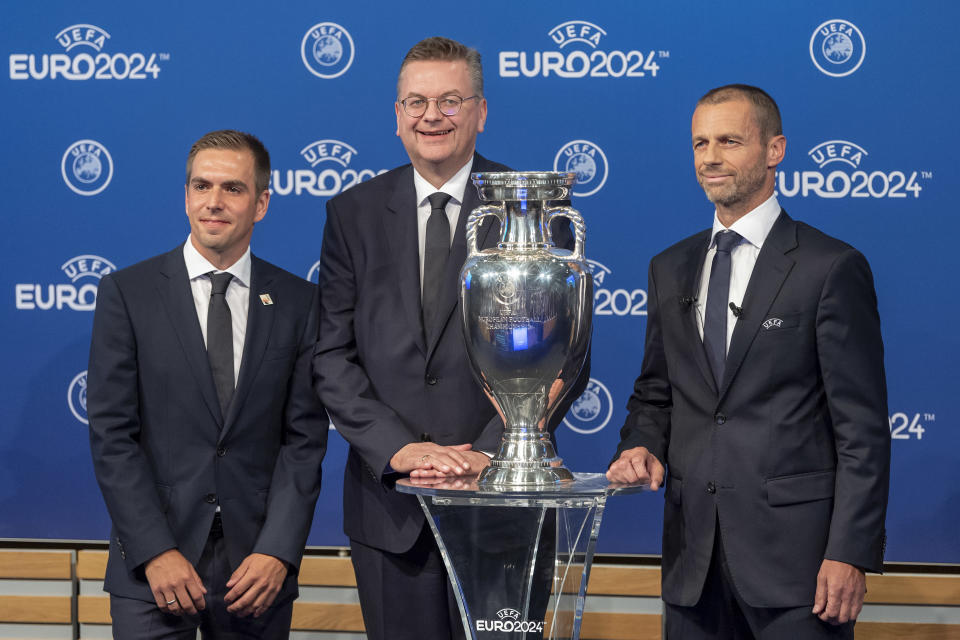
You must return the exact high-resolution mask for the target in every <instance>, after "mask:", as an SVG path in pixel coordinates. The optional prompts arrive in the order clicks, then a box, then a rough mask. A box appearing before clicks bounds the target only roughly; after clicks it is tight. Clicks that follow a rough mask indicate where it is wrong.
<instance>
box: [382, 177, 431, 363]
mask: <svg viewBox="0 0 960 640" xmlns="http://www.w3.org/2000/svg"><path fill="white" fill-rule="evenodd" d="M383 225H384V231H385V233H386V238H387V242H388V243H389V245H390V248H391V250H392V251H393V260H394V264H396V266H397V286H398V287H399V289H400V299H401V300H402V301H403V310H404V313H405V315H406V318H407V324H409V325H410V331H411V334H412V335H413V336H414V341H415V342H416V344H417V348H418V349H420V353H422V354H424V355H426V353H427V347H426V342H425V341H424V337H423V318H422V311H421V307H420V241H419V239H418V238H417V191H416V188H415V187H414V185H413V166H412V165H408V166H407V168H406V169H405V170H404V171H401V172H399V173H398V175H397V180H396V183H395V184H394V188H393V192H392V193H391V194H390V195H389V200H388V201H387V215H385V216H384V218H383Z"/></svg>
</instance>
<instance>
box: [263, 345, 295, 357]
mask: <svg viewBox="0 0 960 640" xmlns="http://www.w3.org/2000/svg"><path fill="white" fill-rule="evenodd" d="M296 353H297V345H295V344H291V345H289V346H285V347H270V348H269V349H267V350H266V351H264V352H263V360H264V361H267V360H289V359H292V358H293V357H294V356H295V355H296Z"/></svg>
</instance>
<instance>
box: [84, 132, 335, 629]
mask: <svg viewBox="0 0 960 640" xmlns="http://www.w3.org/2000/svg"><path fill="white" fill-rule="evenodd" d="M269 176H270V157H269V155H268V154H267V150H266V149H265V148H264V147H263V145H262V144H261V143H260V141H259V140H257V139H256V138H255V137H253V136H251V135H249V134H245V133H241V132H237V131H215V132H212V133H209V134H207V135H205V136H203V137H202V138H201V139H200V140H198V141H197V142H196V143H195V144H194V145H193V148H192V149H191V150H190V155H189V157H188V160H187V183H186V198H185V200H186V211H187V217H188V218H189V220H190V237H189V238H188V239H187V241H186V243H185V244H183V245H182V246H179V247H177V248H176V249H174V250H173V251H171V252H169V253H166V254H163V255H160V256H156V257H154V258H151V259H149V260H146V261H144V262H141V263H139V264H136V265H133V266H132V267H128V268H126V269H121V270H120V271H117V272H116V273H113V274H110V275H108V276H106V277H104V278H103V280H102V281H101V283H100V289H99V293H98V298H97V308H96V313H95V315H94V322H93V339H92V342H91V347H90V367H89V374H88V381H89V384H88V389H87V403H88V404H87V408H88V415H89V417H90V443H91V450H92V453H93V463H94V470H95V472H96V475H97V481H98V482H99V483H100V488H101V490H102V492H103V496H104V500H105V501H106V504H107V510H108V511H109V512H110V517H111V519H112V520H113V531H112V533H111V536H110V555H109V560H108V563H107V572H106V581H105V583H104V588H105V589H106V590H107V591H108V592H110V613H111V616H112V618H113V628H114V635H115V637H117V638H124V639H127V638H161V637H162V638H181V637H182V638H194V637H196V630H197V628H198V627H199V628H200V629H201V631H202V632H203V636H204V637H212V638H286V637H288V635H289V631H290V619H291V612H292V607H293V600H294V599H295V598H296V595H297V583H296V574H297V571H298V568H299V565H300V559H301V555H302V553H303V548H304V544H305V542H306V538H307V533H308V532H309V530H310V524H311V522H312V520H313V510H314V505H315V504H316V500H317V494H318V493H319V490H320V463H321V461H322V459H323V455H324V452H325V451H326V442H327V426H328V422H327V417H326V413H325V412H324V409H323V406H322V405H321V403H320V401H319V399H318V398H317V396H316V395H315V393H314V392H313V388H312V384H311V373H310V359H311V356H312V352H313V347H314V345H315V343H316V336H317V318H316V289H315V287H314V286H313V285H311V284H310V283H308V282H306V281H304V280H302V279H300V278H297V277H295V276H293V275H291V274H289V273H287V272H286V271H283V270H281V269H279V268H277V267H275V266H273V265H271V264H269V263H267V262H264V261H263V260H260V259H259V258H256V257H254V256H252V255H251V253H250V237H251V235H252V233H253V227H254V224H255V223H256V222H259V221H260V220H262V219H263V217H264V215H265V214H266V212H267V205H268V203H269V201H270V192H269V189H268V183H269Z"/></svg>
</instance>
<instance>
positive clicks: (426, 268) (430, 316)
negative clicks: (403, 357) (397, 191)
mask: <svg viewBox="0 0 960 640" xmlns="http://www.w3.org/2000/svg"><path fill="white" fill-rule="evenodd" d="M427 199H428V200H430V218H429V219H428V220H427V235H426V239H425V241H424V243H423V294H422V308H423V329H424V333H425V335H426V337H427V339H428V340H429V338H430V335H431V330H432V328H433V324H434V322H435V321H436V315H437V313H438V311H439V310H438V308H437V307H439V305H440V294H441V293H442V292H443V273H444V271H445V270H446V266H447V257H448V256H449V255H450V222H449V221H448V220H447V211H446V206H447V202H449V200H450V195H449V194H446V193H442V192H440V191H438V192H436V193H431V194H430V195H429V196H428V198H427Z"/></svg>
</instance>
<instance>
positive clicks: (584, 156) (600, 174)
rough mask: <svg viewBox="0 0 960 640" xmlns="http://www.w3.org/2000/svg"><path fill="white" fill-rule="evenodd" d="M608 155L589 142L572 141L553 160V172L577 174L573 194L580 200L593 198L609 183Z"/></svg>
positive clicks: (561, 148)
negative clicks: (588, 197)
mask: <svg viewBox="0 0 960 640" xmlns="http://www.w3.org/2000/svg"><path fill="white" fill-rule="evenodd" d="M609 166H610V165H609V164H608V163H607V155H606V154H605V153H604V152H603V149H601V148H600V147H599V146H598V145H596V144H594V143H593V142H590V141H589V140H571V141H570V142H568V143H567V144H565V145H563V146H562V147H560V150H559V151H557V155H556V156H554V158H553V170H554V171H565V172H569V173H575V174H577V182H576V184H575V185H573V190H572V191H571V193H572V194H573V195H575V196H577V197H578V198H584V197H586V196H592V195H593V194H595V193H596V192H597V191H600V189H601V188H602V187H603V185H604V183H606V181H607V173H608V170H609Z"/></svg>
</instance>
